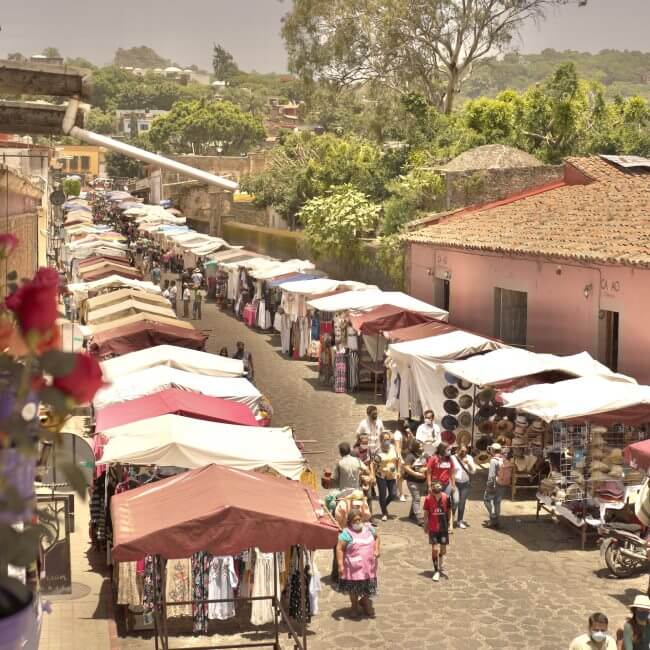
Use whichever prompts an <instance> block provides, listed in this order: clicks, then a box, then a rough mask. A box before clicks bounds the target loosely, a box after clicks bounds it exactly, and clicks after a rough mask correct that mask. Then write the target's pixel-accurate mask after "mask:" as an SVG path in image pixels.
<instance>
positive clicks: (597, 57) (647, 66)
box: [461, 49, 650, 100]
mask: <svg viewBox="0 0 650 650" xmlns="http://www.w3.org/2000/svg"><path fill="white" fill-rule="evenodd" d="M567 61H573V62H574V63H575V64H576V67H577V69H578V74H579V75H580V76H581V77H584V78H586V79H588V80H590V81H598V82H599V83H601V84H603V85H604V86H605V89H606V94H607V96H608V97H613V96H615V95H622V96H623V97H628V96H630V95H641V96H642V97H645V98H647V99H649V100H650V52H639V51H629V50H624V51H622V50H602V51H601V52H598V53H597V54H591V53H589V52H577V51H574V50H564V51H562V52H560V51H558V50H553V49H546V50H543V51H542V52H540V53H539V54H518V53H510V54H506V55H505V56H503V58H502V59H501V60H497V59H490V60H487V61H485V62H483V63H481V64H480V65H477V66H476V68H475V69H474V71H473V73H472V75H471V76H470V78H469V79H468V80H467V81H466V82H465V84H464V85H463V87H462V91H461V95H462V97H464V98H469V99H474V98H476V97H481V96H488V97H493V96H494V95H496V94H498V93H499V92H501V91H502V90H505V89H506V88H514V89H516V90H524V89H525V88H528V87H529V86H530V85H532V84H534V83H537V82H539V81H542V80H543V79H545V78H546V77H548V76H549V75H550V74H552V73H553V71H554V70H555V69H556V68H557V67H558V65H560V64H561V63H565V62H567Z"/></svg>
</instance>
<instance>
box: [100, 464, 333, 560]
mask: <svg viewBox="0 0 650 650" xmlns="http://www.w3.org/2000/svg"><path fill="white" fill-rule="evenodd" d="M111 514H112V520H113V557H114V558H115V560H117V561H118V562H128V561H133V560H138V559H140V558H142V557H143V556H145V555H148V554H151V555H162V556H163V557H165V558H168V559H170V558H186V557H190V556H191V555H192V554H193V553H196V552H198V551H207V552H208V553H212V554H213V555H234V554H235V553H239V552H240V551H242V550H244V549H246V548H250V547H254V546H256V547H259V548H260V550H261V551H263V552H265V553H271V552H280V551H286V550H288V549H289V547H291V546H293V545H294V544H300V545H303V546H305V547H307V548H308V549H317V548H332V547H333V546H334V545H335V544H336V540H337V539H338V534H339V530H338V527H337V525H336V524H335V523H334V522H333V521H332V519H331V518H330V517H328V516H327V514H326V512H325V511H324V509H323V507H322V506H321V505H320V504H319V502H318V497H317V496H316V495H315V494H314V493H313V492H312V491H311V490H310V489H309V488H307V487H306V486H305V485H303V484H302V483H300V482H297V481H289V480H287V479H285V478H276V477H274V476H270V475H268V474H261V473H257V472H244V471H242V470H237V469H232V468H230V467H223V466H221V465H207V466H206V467H201V468H199V469H195V470H192V471H190V472H186V473H184V474H179V475H177V476H173V477H171V478H168V479H163V480H162V481H158V482H156V483H152V484H149V485H143V486H142V487H139V488H136V489H135V490H129V491H128V492H122V493H121V494H116V495H115V496H114V497H113V498H112V500H111Z"/></svg>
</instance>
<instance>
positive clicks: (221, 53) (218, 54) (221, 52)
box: [212, 43, 239, 81]
mask: <svg viewBox="0 0 650 650" xmlns="http://www.w3.org/2000/svg"><path fill="white" fill-rule="evenodd" d="M212 69H213V70H214V77H215V79H218V80H219V81H230V80H231V79H232V78H233V77H234V76H235V75H236V74H237V73H238V72H239V68H238V67H237V64H236V63H235V59H234V58H233V56H232V54H230V52H228V51H227V50H226V49H225V48H224V47H223V46H221V45H217V44H216V43H214V45H213V46H212Z"/></svg>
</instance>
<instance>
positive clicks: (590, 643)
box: [569, 612, 616, 650]
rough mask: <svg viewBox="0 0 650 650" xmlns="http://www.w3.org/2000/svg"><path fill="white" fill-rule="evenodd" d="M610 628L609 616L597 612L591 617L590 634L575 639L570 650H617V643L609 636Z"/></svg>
mask: <svg viewBox="0 0 650 650" xmlns="http://www.w3.org/2000/svg"><path fill="white" fill-rule="evenodd" d="M608 626H609V621H608V620H607V616H605V614H601V613H600V612H595V613H594V614H592V615H591V616H590V617H589V628H588V629H589V632H587V634H582V635H580V636H579V637H576V638H575V639H573V641H572V642H571V645H570V646H569V650H615V648H616V641H614V639H613V638H612V637H611V636H609V634H607V628H608Z"/></svg>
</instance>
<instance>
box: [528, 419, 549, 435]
mask: <svg viewBox="0 0 650 650" xmlns="http://www.w3.org/2000/svg"><path fill="white" fill-rule="evenodd" d="M545 431H546V425H545V424H544V422H542V421H541V420H533V423H532V424H531V425H530V429H529V432H532V433H544V432H545Z"/></svg>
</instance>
